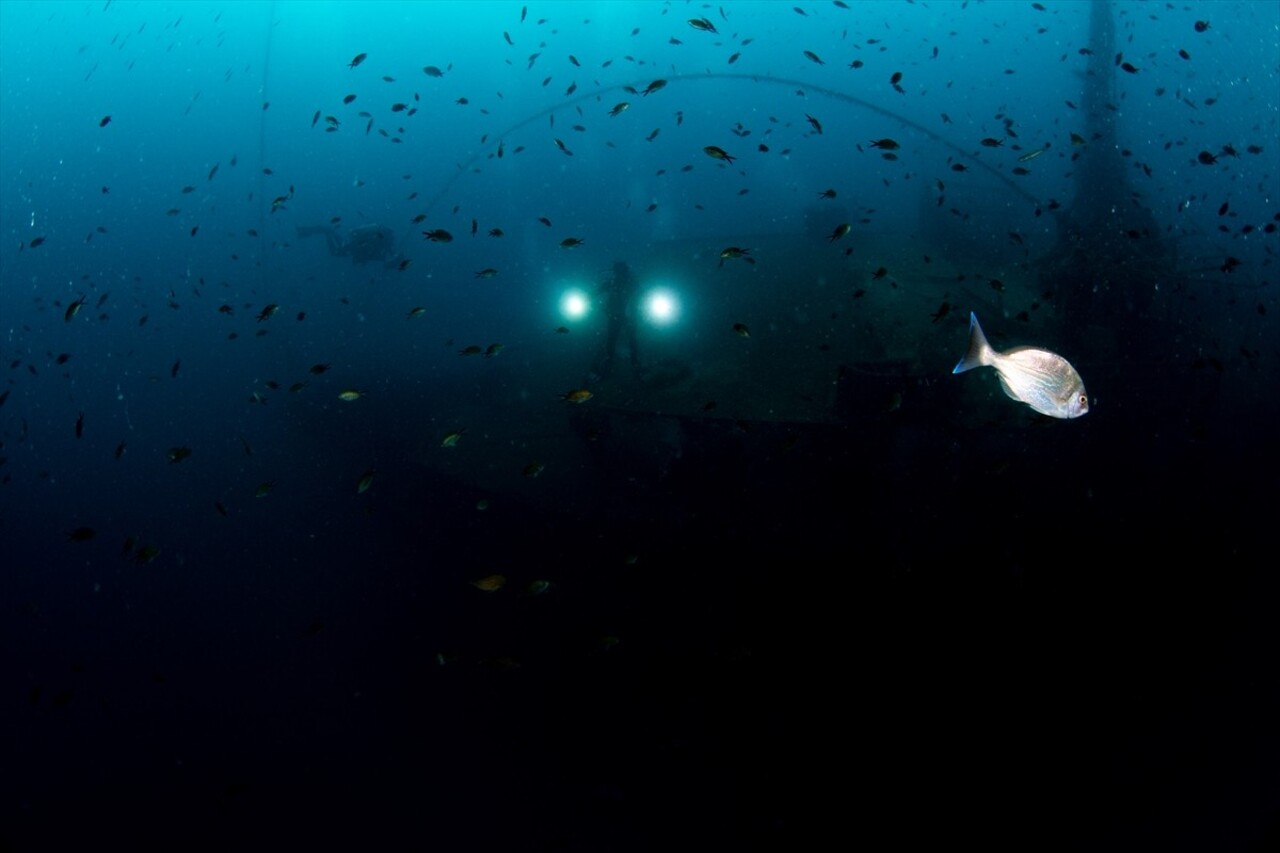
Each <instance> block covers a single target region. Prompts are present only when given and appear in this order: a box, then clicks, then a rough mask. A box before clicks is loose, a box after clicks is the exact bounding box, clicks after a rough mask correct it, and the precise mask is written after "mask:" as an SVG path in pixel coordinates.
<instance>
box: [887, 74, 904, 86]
mask: <svg viewBox="0 0 1280 853" xmlns="http://www.w3.org/2000/svg"><path fill="white" fill-rule="evenodd" d="M901 82H902V72H901V71H895V72H893V76H892V77H890V78H889V85H890V86H897V85H898V84H899V83H901Z"/></svg>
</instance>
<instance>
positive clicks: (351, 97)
mask: <svg viewBox="0 0 1280 853" xmlns="http://www.w3.org/2000/svg"><path fill="white" fill-rule="evenodd" d="M355 99H356V96H355V95H347V96H346V97H345V98H343V99H342V103H344V104H349V103H351V102H352V101H354V100H355Z"/></svg>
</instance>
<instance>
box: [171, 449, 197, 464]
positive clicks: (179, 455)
mask: <svg viewBox="0 0 1280 853" xmlns="http://www.w3.org/2000/svg"><path fill="white" fill-rule="evenodd" d="M190 455H191V448H190V447H170V448H169V451H168V452H167V453H166V454H165V458H167V459H168V460H169V464H170V465H176V464H178V463H179V462H181V461H182V460H183V459H186V458H187V457H188V456H190Z"/></svg>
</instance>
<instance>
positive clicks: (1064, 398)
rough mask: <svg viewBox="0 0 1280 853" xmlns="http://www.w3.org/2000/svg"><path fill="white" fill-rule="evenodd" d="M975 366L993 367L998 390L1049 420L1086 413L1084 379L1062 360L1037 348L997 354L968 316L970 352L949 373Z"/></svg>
mask: <svg viewBox="0 0 1280 853" xmlns="http://www.w3.org/2000/svg"><path fill="white" fill-rule="evenodd" d="M975 367H994V368H995V369H996V375H997V376H999V377H1000V387H1001V388H1003V389H1004V393H1006V394H1008V395H1009V396H1010V397H1012V398H1013V399H1015V400H1017V401H1019V402H1022V403H1026V404H1027V405H1028V406H1030V407H1031V408H1033V409H1035V410H1036V411H1037V412H1039V413H1040V414H1042V415H1048V416H1049V417H1051V418H1078V417H1080V416H1081V415H1083V414H1085V413H1086V412H1088V411H1089V395H1088V394H1086V393H1085V390H1084V380H1083V379H1081V378H1080V374H1079V373H1076V369H1075V368H1074V367H1072V366H1071V364H1070V362H1068V361H1067V360H1066V359H1065V358H1063V357H1062V356H1060V355H1058V354H1057V353H1052V352H1049V351H1048V350H1045V349H1039V348H1037V347H1014V348H1013V349H1010V350H1005V351H1004V352H996V351H995V350H994V349H992V348H991V344H989V343H987V336H986V335H984V334H983V333H982V327H981V326H979V325H978V316H977V315H976V314H974V313H972V312H970V314H969V350H968V352H966V353H965V354H964V358H962V359H960V363H959V364H957V365H956V367H955V370H953V371H951V372H952V373H964V372H965V371H966V370H972V369H973V368H975Z"/></svg>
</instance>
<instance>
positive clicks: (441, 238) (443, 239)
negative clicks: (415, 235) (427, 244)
mask: <svg viewBox="0 0 1280 853" xmlns="http://www.w3.org/2000/svg"><path fill="white" fill-rule="evenodd" d="M422 239H424V240H430V241H431V242H432V243H451V242H453V235H452V234H450V233H449V232H448V231H446V230H444V229H443V228H435V229H432V230H431V231H423V232H422Z"/></svg>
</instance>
